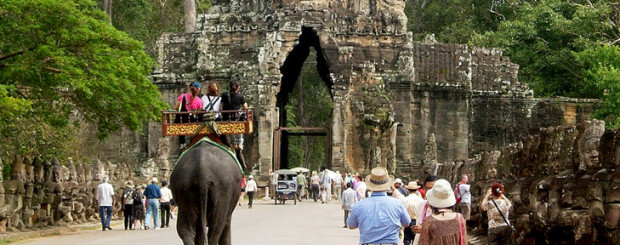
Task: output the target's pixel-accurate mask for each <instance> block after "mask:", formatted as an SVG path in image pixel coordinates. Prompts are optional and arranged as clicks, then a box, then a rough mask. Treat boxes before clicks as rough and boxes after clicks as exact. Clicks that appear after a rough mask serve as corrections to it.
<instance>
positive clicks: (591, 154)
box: [578, 120, 605, 170]
mask: <svg viewBox="0 0 620 245" xmlns="http://www.w3.org/2000/svg"><path fill="white" fill-rule="evenodd" d="M604 132H605V122H603V121H599V120H594V121H592V122H587V123H586V125H585V129H584V131H583V135H582V136H581V138H580V139H579V141H578V145H579V170H587V169H593V168H597V167H600V164H599V152H598V146H599V143H600V140H601V136H602V135H603V133H604Z"/></svg>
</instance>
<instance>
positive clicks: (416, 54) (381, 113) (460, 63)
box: [152, 0, 587, 176]
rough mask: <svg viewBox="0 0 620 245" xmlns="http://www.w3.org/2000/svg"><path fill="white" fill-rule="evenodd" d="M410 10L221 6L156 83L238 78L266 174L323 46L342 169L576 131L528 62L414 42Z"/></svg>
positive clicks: (465, 153) (386, 2) (252, 150)
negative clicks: (525, 68) (303, 63)
mask: <svg viewBox="0 0 620 245" xmlns="http://www.w3.org/2000/svg"><path fill="white" fill-rule="evenodd" d="M404 3H405V2H404V1H401V0H377V1H370V2H368V1H336V0H303V1H301V0H290V1H275V2H268V1H262V0H258V1H246V0H230V1H223V2H216V3H215V5H214V6H213V7H212V8H211V9H210V10H209V13H208V14H204V15H199V16H198V21H197V24H196V31H195V32H194V33H187V34H164V35H163V36H162V38H161V39H160V41H159V55H158V61H159V64H160V65H159V66H158V67H157V69H156V70H155V72H154V74H153V76H152V79H153V81H154V83H156V84H158V85H159V86H160V87H161V88H162V89H163V90H164V97H165V98H167V99H168V100H171V101H173V100H174V97H175V96H174V91H176V90H175V89H177V90H178V88H182V87H183V84H185V83H187V82H189V81H194V80H199V81H202V82H212V81H215V82H220V83H221V84H224V83H226V82H228V81H230V80H237V81H240V82H241V83H242V89H243V92H244V94H245V96H246V98H247V99H248V100H249V102H250V105H251V106H252V107H253V108H254V110H255V115H256V116H255V117H257V118H258V120H257V122H256V123H255V125H257V128H256V130H255V132H256V133H255V134H254V135H252V136H250V137H248V143H246V154H247V156H246V160H247V161H249V162H250V165H252V164H253V163H258V166H259V170H260V175H262V176H265V175H267V173H268V172H269V171H270V170H271V168H272V166H273V159H272V156H273V132H274V129H276V128H277V127H279V126H280V125H281V122H282V120H283V118H282V115H281V113H280V112H279V110H278V108H279V107H281V106H282V105H285V104H286V101H287V94H288V93H289V92H290V89H292V87H293V86H294V84H293V83H291V82H290V81H292V79H293V78H296V77H297V76H298V73H299V68H298V66H299V65H300V63H299V60H305V56H304V55H307V54H306V53H307V50H304V49H303V48H302V47H314V48H317V46H319V45H320V50H321V51H322V52H320V53H321V54H323V57H324V60H325V62H322V63H324V64H325V67H324V68H320V69H319V73H320V74H321V76H322V78H323V80H324V81H325V82H326V84H327V85H328V86H330V88H331V92H332V96H333V103H334V104H333V105H334V106H333V116H332V120H331V126H330V128H331V131H330V132H331V139H332V146H331V152H332V163H331V165H332V166H333V168H334V169H339V170H354V171H361V172H363V171H367V170H368V169H370V168H372V167H374V166H385V167H387V168H388V169H390V171H392V172H396V173H398V174H399V175H415V176H419V175H420V173H421V169H422V166H421V164H423V163H425V162H429V161H430V160H432V159H430V160H429V159H427V158H428V156H425V149H426V148H428V147H427V144H428V143H427V139H428V138H429V136H430V135H435V141H434V144H436V146H437V147H436V148H437V152H436V154H435V155H436V156H437V157H436V158H438V159H436V160H437V161H440V162H441V161H448V160H451V159H457V158H458V159H467V158H468V157H469V156H472V155H473V154H475V153H477V152H480V151H483V150H488V149H493V148H494V147H496V146H500V145H505V144H508V143H511V142H515V141H517V140H518V139H519V138H520V137H521V136H523V135H527V134H528V133H529V132H532V131H534V130H538V128H539V127H544V126H549V125H560V124H566V123H567V120H566V119H565V115H561V113H560V114H558V113H556V112H562V111H565V110H564V106H565V104H563V103H564V102H561V101H560V103H557V102H553V101H546V100H542V99H535V98H533V97H532V92H531V90H529V88H528V87H527V86H526V85H524V84H521V83H520V82H519V81H518V79H517V73H518V65H516V64H514V63H511V62H510V60H509V59H508V58H507V57H504V56H502V52H501V51H498V50H494V49H484V48H475V47H468V46H467V45H459V44H441V43H436V42H434V41H433V40H432V38H430V39H428V40H427V41H425V42H423V43H420V42H414V41H413V40H412V38H411V35H410V34H409V33H407V30H406V22H407V17H406V16H405V14H404V13H403V10H404ZM291 54H294V55H291ZM296 60H297V61H296ZM327 68H328V69H327ZM170 91H172V92H170ZM550 112H553V113H550ZM586 113H587V112H586ZM580 118H583V117H580ZM533 119H536V120H533ZM172 155H174V154H172ZM426 155H428V154H426ZM430 162H436V161H430Z"/></svg>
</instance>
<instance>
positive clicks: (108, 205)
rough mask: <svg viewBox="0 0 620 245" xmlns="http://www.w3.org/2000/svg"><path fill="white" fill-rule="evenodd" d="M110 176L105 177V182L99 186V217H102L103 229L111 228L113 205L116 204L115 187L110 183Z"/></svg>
mask: <svg viewBox="0 0 620 245" xmlns="http://www.w3.org/2000/svg"><path fill="white" fill-rule="evenodd" d="M108 180H109V178H108V176H105V177H103V183H101V184H99V186H97V202H98V203H99V217H100V218H101V230H102V231H105V230H106V229H108V230H112V228H110V219H112V206H113V204H114V188H113V187H112V185H111V184H110V183H108Z"/></svg>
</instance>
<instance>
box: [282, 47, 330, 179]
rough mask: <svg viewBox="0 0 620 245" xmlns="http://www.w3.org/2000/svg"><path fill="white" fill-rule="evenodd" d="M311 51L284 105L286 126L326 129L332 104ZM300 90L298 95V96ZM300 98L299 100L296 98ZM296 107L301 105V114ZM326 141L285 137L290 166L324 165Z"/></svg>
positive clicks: (317, 167) (314, 167)
mask: <svg viewBox="0 0 620 245" xmlns="http://www.w3.org/2000/svg"><path fill="white" fill-rule="evenodd" d="M315 60H316V52H314V50H313V51H312V52H311V53H310V56H308V59H307V60H306V63H305V64H304V66H303V69H302V74H301V79H302V82H301V85H302V86H301V87H300V86H299V83H297V84H296V85H295V89H294V90H293V92H292V93H291V94H290V101H289V103H288V105H287V106H286V112H287V119H288V121H287V126H288V127H302V126H303V127H328V126H330V125H329V123H330V121H331V120H330V119H331V111H332V108H333V101H332V99H331V95H330V91H329V89H328V88H327V86H325V83H324V82H323V80H321V77H320V76H319V74H318V72H317V68H316V64H315V63H314V61H315ZM298 89H301V91H302V92H301V93H298ZM299 95H301V97H300V96H299ZM300 105H303V107H302V111H303V115H300V113H299V112H300V110H299V109H300ZM326 148H327V139H326V138H325V137H312V136H305V137H300V136H297V137H289V163H290V167H291V168H294V167H306V168H309V169H314V170H319V169H320V167H321V166H325V164H326V162H325V161H326V159H327V152H326V151H325V149H326Z"/></svg>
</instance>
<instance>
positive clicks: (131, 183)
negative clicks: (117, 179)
mask: <svg viewBox="0 0 620 245" xmlns="http://www.w3.org/2000/svg"><path fill="white" fill-rule="evenodd" d="M125 186H127V187H129V188H133V187H134V186H133V182H132V181H131V180H128V181H127V182H125Z"/></svg>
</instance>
